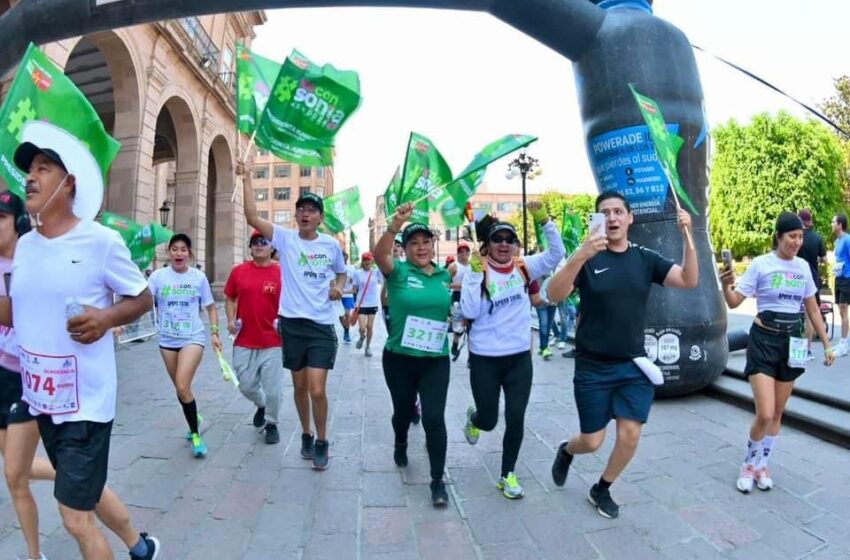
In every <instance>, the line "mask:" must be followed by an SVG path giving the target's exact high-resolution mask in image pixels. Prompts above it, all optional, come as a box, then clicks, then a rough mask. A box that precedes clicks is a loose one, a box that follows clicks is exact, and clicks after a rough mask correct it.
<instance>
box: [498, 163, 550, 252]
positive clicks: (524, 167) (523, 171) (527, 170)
mask: <svg viewBox="0 0 850 560" xmlns="http://www.w3.org/2000/svg"><path fill="white" fill-rule="evenodd" d="M541 173H543V168H542V167H541V166H540V161H538V160H537V159H536V158H533V157H531V156H530V155H528V154H527V153H525V150H523V151H521V152H520V153H519V156H517V158H516V159H515V160H513V161H512V162H510V163H509V164H508V171H507V173H505V177H506V178H508V179H513V178H514V177H516V176H517V175H521V176H522V253H523V254H524V255H527V254H528V221H527V220H526V208H525V207H526V200H525V178H526V177H528V178H529V180H532V181H533V180H534V178H535V177H537V176H538V175H540V174H541Z"/></svg>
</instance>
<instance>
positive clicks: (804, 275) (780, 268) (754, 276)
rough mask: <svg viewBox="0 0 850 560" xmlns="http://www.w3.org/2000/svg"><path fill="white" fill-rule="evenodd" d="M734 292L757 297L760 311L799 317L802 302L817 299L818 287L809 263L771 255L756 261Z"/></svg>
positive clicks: (773, 253)
mask: <svg viewBox="0 0 850 560" xmlns="http://www.w3.org/2000/svg"><path fill="white" fill-rule="evenodd" d="M735 291H736V292H739V293H740V294H742V295H744V296H746V297H755V298H756V305H757V307H758V310H759V311H777V312H780V313H800V312H801V311H802V309H803V300H805V299H806V298H807V297H811V296H813V295H815V293H816V292H817V287H815V281H814V279H812V271H811V270H810V269H809V265H808V263H807V262H806V261H804V260H803V259H801V258H800V257H794V258H793V259H790V260H785V259H781V258H779V257H778V256H777V255H776V253H775V252H770V253H768V254H766V255H762V256H760V257H756V258H755V259H753V262H752V264H750V266H749V268H747V271H746V272H745V273H744V275H743V276H741V279H740V280H739V281H738V284H737V286H735Z"/></svg>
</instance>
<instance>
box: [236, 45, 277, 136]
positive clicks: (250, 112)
mask: <svg viewBox="0 0 850 560" xmlns="http://www.w3.org/2000/svg"><path fill="white" fill-rule="evenodd" d="M280 66H281V65H280V64H278V63H277V62H275V61H273V60H269V59H268V58H264V57H262V56H260V55H258V54H255V53H253V52H251V51H250V50H248V49H247V48H245V46H244V45H243V44H242V43H236V83H237V91H236V126H237V130H239V132H244V133H245V134H253V133H254V131H255V130H256V128H257V123H258V122H259V121H260V116H261V115H262V114H263V110H264V109H265V108H266V103H267V102H268V100H269V96H270V95H271V91H272V85H274V82H275V80H276V79H277V75H278V74H279V73H280Z"/></svg>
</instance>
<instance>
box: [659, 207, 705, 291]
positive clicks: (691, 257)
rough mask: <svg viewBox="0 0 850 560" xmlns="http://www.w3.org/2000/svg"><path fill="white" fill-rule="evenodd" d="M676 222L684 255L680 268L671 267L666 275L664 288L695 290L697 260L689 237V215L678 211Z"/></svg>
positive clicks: (697, 271)
mask: <svg viewBox="0 0 850 560" xmlns="http://www.w3.org/2000/svg"><path fill="white" fill-rule="evenodd" d="M678 222H679V229H680V230H682V241H683V243H684V245H685V255H684V256H683V257H682V266H679V265H677V264H676V265H673V268H671V269H670V272H668V273H667V277H666V278H665V279H664V286H665V287H668V288H696V287H697V284H699V259H697V252H696V249H695V248H694V244H693V242H692V241H691V240H692V239H693V236H692V235H691V236H690V237H689V235H690V233H689V231H690V230H691V215H690V214H688V211H687V210H683V209H681V208H680V209H679V215H678Z"/></svg>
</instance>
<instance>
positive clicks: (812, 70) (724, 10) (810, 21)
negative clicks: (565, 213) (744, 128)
mask: <svg viewBox="0 0 850 560" xmlns="http://www.w3.org/2000/svg"><path fill="white" fill-rule="evenodd" d="M516 1H521V0H516ZM654 12H655V15H656V16H658V17H661V18H663V19H666V20H667V21H669V22H671V23H673V24H674V25H676V26H677V27H678V28H680V29H681V30H682V31H684V32H685V34H686V35H687V36H688V38H689V39H690V41H691V43H692V44H694V45H699V46H700V47H702V48H703V49H705V50H707V51H709V52H711V53H713V54H715V55H717V56H720V57H722V58H725V59H727V60H730V61H732V62H734V63H736V64H738V65H739V66H742V67H744V68H746V69H748V70H750V71H751V72H753V73H755V74H757V75H759V76H761V77H762V78H764V79H766V80H767V81H769V82H771V83H773V84H774V85H776V86H777V87H779V88H780V89H783V90H784V91H786V92H787V93H788V94H789V95H792V96H793V97H796V98H798V99H800V100H801V101H803V102H804V103H807V104H810V105H816V104H817V103H819V102H821V101H823V100H824V99H825V98H827V97H829V96H831V95H833V94H834V86H833V80H834V79H835V78H837V77H839V76H842V75H845V74H850V58H848V57H847V50H846V22H847V21H850V2H848V1H847V0H808V1H806V2H800V1H799V0H793V1H792V0H655V2H654ZM267 15H268V22H267V23H266V24H265V25H263V26H262V27H259V28H258V29H257V38H256V39H255V41H254V45H253V48H254V50H255V51H256V52H257V53H259V54H261V55H264V56H267V57H269V58H272V59H276V60H279V61H282V60H283V59H284V58H285V57H286V56H287V55H288V54H289V53H290V52H291V50H292V49H293V48H297V49H298V50H300V51H301V52H302V53H304V54H305V55H307V56H308V57H309V58H310V59H311V60H313V61H314V62H316V63H319V64H324V63H330V64H333V65H334V66H335V67H337V68H340V69H350V70H356V71H357V72H358V73H359V75H360V82H361V92H362V96H363V102H362V105H361V107H360V108H359V109H358V111H357V112H356V113H355V114H354V115H353V116H352V117H351V118H350V119H349V120H348V122H347V123H346V124H345V125H344V126H343V128H342V129H341V130H340V132H339V134H338V135H337V138H336V147H337V158H336V161H335V170H334V173H335V188H336V190H337V191H339V190H343V189H346V188H348V187H351V186H354V185H359V187H360V191H361V202H362V205H363V209H364V211H365V213H366V215H367V216H371V215H373V214H374V209H375V197H376V196H378V195H379V194H382V193H383V191H384V189H385V188H386V186H387V183H388V182H389V180H390V178H391V176H392V173H393V171H394V170H395V167H396V166H397V165H399V164H401V163H403V158H404V152H405V149H406V145H407V139H408V135H409V133H410V131H416V132H419V133H421V134H424V135H425V136H427V137H429V138H430V139H431V140H432V141H433V142H434V143H435V145H436V146H437V147H438V149H439V150H440V151H441V152H442V154H443V155H444V156H445V157H446V159H447V160H448V163H449V164H450V166H451V168H452V170H453V171H454V172H458V171H460V170H461V169H463V167H465V166H466V164H467V163H468V162H469V160H470V159H471V158H472V156H473V155H474V154H475V153H476V152H477V151H478V150H479V149H480V148H482V147H483V146H484V145H486V144H487V143H489V142H490V141H492V140H494V139H496V138H498V137H501V136H503V135H505V134H509V133H519V134H532V135H535V136H538V137H539V140H538V141H537V142H536V143H535V144H532V145H531V147H530V148H529V154H530V155H533V156H534V157H536V158H538V159H539V160H540V163H541V167H542V168H543V174H542V175H541V176H540V177H538V178H537V179H536V180H534V181H531V182H529V183H528V191H529V192H544V191H548V190H557V191H560V192H565V193H580V192H586V193H595V192H596V186H595V182H594V179H593V176H592V173H591V169H590V166H589V164H588V160H587V154H586V149H585V144H584V135H583V129H582V124H581V120H580V116H579V110H578V101H577V99H576V93H575V84H574V78H573V72H572V63H571V62H570V61H569V60H567V59H566V58H564V57H563V56H561V55H560V54H558V53H556V52H554V51H552V50H551V49H549V48H548V47H546V46H544V45H542V44H541V43H539V42H537V41H536V40H534V39H532V38H530V37H528V36H527V35H525V34H523V33H522V32H520V31H517V30H515V29H514V28H512V27H510V26H509V25H507V24H505V23H503V22H501V21H500V20H498V19H496V18H494V17H492V16H490V15H489V14H483V13H477V12H461V11H448V10H425V9H400V8H311V9H284V10H270V11H268V12H267ZM695 56H696V60H697V65H698V67H699V70H700V75H701V80H702V85H703V91H704V94H705V108H706V113H707V116H708V120H709V121H710V124H711V126H712V127H713V126H716V125H717V124H720V123H723V122H726V121H728V120H729V119H730V118H735V119H737V120H738V121H739V122H748V121H749V120H750V118H751V117H752V116H753V115H755V114H758V113H761V112H765V111H768V112H771V113H774V112H776V111H778V110H780V109H785V110H787V111H789V112H791V113H792V114H795V115H797V116H800V117H805V116H806V115H807V112H806V111H805V110H803V109H802V108H800V107H799V106H798V105H796V104H794V103H793V102H792V101H790V100H788V99H786V98H785V97H783V96H781V95H779V94H778V93H775V92H773V91H772V90H770V89H768V88H766V87H765V86H763V85H761V84H759V83H757V82H755V81H754V80H752V79H751V78H747V77H745V76H743V75H742V74H740V73H738V72H737V71H735V70H733V69H731V68H729V67H727V66H725V65H723V64H721V63H720V62H717V61H716V60H715V59H714V58H713V57H711V56H708V55H706V54H703V53H700V52H699V51H697V52H696V54H695ZM507 161H508V160H507V159H506V160H503V161H500V162H497V163H494V164H493V165H491V167H490V169H489V170H488V172H487V176H486V177H485V181H486V182H487V185H488V188H490V190H491V191H500V192H520V179H519V178H516V179H513V180H508V179H506V178H505V170H506V167H507ZM366 229H367V227H366V222H365V220H364V222H362V223H361V224H359V225H358V227H355V230H356V231H357V233H358V234H361V235H365V234H366ZM361 239H363V237H361Z"/></svg>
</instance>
